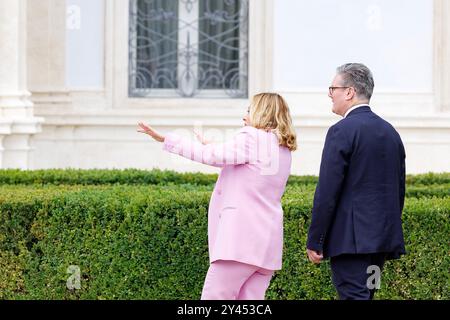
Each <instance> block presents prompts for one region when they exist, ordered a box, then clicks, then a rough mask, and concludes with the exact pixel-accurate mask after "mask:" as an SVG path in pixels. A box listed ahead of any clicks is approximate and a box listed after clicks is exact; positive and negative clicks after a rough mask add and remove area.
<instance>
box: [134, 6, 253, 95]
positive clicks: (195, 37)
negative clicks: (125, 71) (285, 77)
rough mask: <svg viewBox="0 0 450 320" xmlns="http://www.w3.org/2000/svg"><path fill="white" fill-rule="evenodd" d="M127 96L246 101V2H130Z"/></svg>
mask: <svg viewBox="0 0 450 320" xmlns="http://www.w3.org/2000/svg"><path fill="white" fill-rule="evenodd" d="M129 16H130V24H129V35H130V37H129V39H130V40H129V95H130V96H132V97H184V98H191V97H208V98H246V97H247V91H248V0H130V12H129Z"/></svg>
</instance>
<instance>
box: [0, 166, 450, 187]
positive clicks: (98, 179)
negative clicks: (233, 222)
mask: <svg viewBox="0 0 450 320" xmlns="http://www.w3.org/2000/svg"><path fill="white" fill-rule="evenodd" d="M216 180H217V174H199V173H178V172H175V171H168V170H167V171H161V170H157V169H154V170H150V171H149V170H139V169H124V170H119V169H114V170H105V169H91V170H82V169H52V170H20V169H0V184H55V185H75V184H81V185H103V184H131V185H136V184H151V185H167V184H193V185H210V184H214V183H215V182H216ZM317 180H318V178H317V177H316V176H294V175H293V176H291V177H290V178H289V184H314V185H315V184H316V183H317ZM406 183H407V184H408V185H424V186H428V185H433V184H436V185H442V184H447V185H449V184H450V172H446V173H426V174H419V175H407V178H406Z"/></svg>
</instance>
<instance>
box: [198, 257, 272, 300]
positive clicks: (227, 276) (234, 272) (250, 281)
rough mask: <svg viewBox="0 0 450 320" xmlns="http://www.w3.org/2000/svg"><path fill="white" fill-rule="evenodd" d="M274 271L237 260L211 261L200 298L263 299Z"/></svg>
mask: <svg viewBox="0 0 450 320" xmlns="http://www.w3.org/2000/svg"><path fill="white" fill-rule="evenodd" d="M273 273H274V271H273V270H267V269H263V268H260V267H257V266H253V265H250V264H245V263H241V262H237V261H229V260H218V261H214V262H213V263H211V265H210V266H209V269H208V273H207V274H206V279H205V284H204V286H203V292H202V297H201V299H202V300H264V296H265V294H266V290H267V288H268V287H269V284H270V279H271V278H272V275H273Z"/></svg>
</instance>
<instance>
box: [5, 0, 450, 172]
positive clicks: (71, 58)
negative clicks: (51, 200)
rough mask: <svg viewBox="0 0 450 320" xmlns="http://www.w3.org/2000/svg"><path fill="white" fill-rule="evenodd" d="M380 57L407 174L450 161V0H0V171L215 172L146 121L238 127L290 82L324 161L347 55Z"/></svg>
mask: <svg viewBox="0 0 450 320" xmlns="http://www.w3.org/2000/svg"><path fill="white" fill-rule="evenodd" d="M346 62H362V63H365V64H366V65H368V66H369V68H371V70H372V71H373V73H374V78H375V91H374V95H373V98H372V101H371V106H372V109H373V110H374V112H376V113H377V114H379V115H380V116H382V117H383V118H385V119H386V120H388V121H389V122H391V123H392V124H393V125H394V127H395V128H396V129H397V130H398V131H399V133H400V135H401V136H402V139H403V141H404V144H405V148H406V152H407V172H408V173H422V172H430V171H432V172H442V171H450V160H449V159H450V3H449V1H446V0H416V1H414V2H411V1H406V0H405V1H401V0H398V1H395V2H392V1H388V0H367V1H361V0H347V1H335V0H319V1H307V0H276V1H275V0H223V1H219V0H165V1H161V0H39V1H37V0H0V168H23V169H42V168H44V169H45V168H69V167H70V168H142V169H151V168H160V169H173V170H178V171H202V172H217V169H216V168H210V167H206V166H204V165H201V164H196V163H192V162H189V161H187V160H186V161H185V160H183V159H178V158H175V157H174V156H171V155H169V154H167V153H164V152H163V151H162V147H161V145H160V144H158V143H156V142H153V141H151V140H150V139H149V138H148V137H147V136H144V135H142V134H139V133H137V132H136V130H137V122H140V121H143V122H146V123H149V124H151V125H152V126H154V127H155V128H156V129H158V130H160V131H161V132H163V133H164V132H168V131H172V130H179V131H180V132H184V133H185V134H192V131H193V130H194V129H195V130H197V131H200V132H203V133H204V134H205V136H206V137H207V138H209V139H211V140H216V141H219V140H224V139H227V137H229V136H231V135H232V133H233V132H234V131H235V130H236V129H237V128H239V127H240V126H242V123H243V122H242V117H243V115H244V113H245V112H246V110H247V107H248V105H249V103H250V98H251V97H252V95H254V94H256V93H258V92H262V91H276V92H278V93H280V94H282V95H283V96H284V97H285V98H286V99H287V101H288V103H289V106H290V108H291V113H292V116H293V120H294V124H295V126H296V129H297V133H298V139H299V140H298V142H299V149H298V151H296V152H295V153H294V154H293V165H292V172H293V173H294V174H318V171H319V165H320V158H321V152H322V148H323V143H324V139H325V135H326V132H327V129H328V128H329V127H330V126H331V125H332V124H334V123H335V122H337V121H339V119H340V118H339V117H338V116H336V115H333V114H332V113H331V101H330V99H329V98H328V96H327V91H328V86H329V85H330V83H331V81H332V79H333V77H334V75H335V68H336V67H337V66H339V65H341V64H343V63H346Z"/></svg>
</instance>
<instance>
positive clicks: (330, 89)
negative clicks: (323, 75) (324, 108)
mask: <svg viewBox="0 0 450 320" xmlns="http://www.w3.org/2000/svg"><path fill="white" fill-rule="evenodd" d="M348 88H353V87H328V92H329V93H330V95H331V94H333V91H334V89H348Z"/></svg>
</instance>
